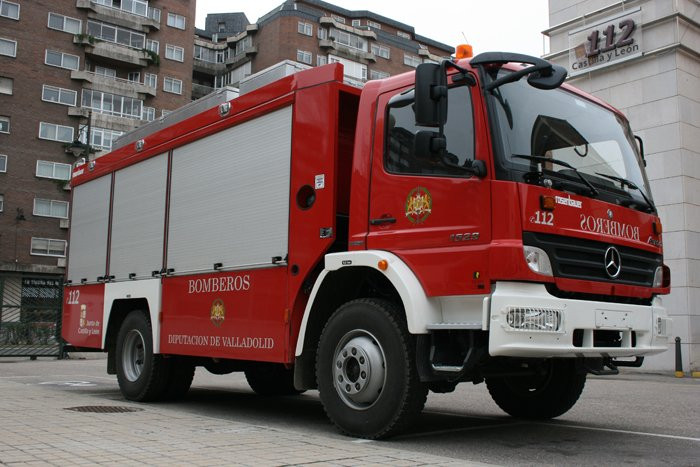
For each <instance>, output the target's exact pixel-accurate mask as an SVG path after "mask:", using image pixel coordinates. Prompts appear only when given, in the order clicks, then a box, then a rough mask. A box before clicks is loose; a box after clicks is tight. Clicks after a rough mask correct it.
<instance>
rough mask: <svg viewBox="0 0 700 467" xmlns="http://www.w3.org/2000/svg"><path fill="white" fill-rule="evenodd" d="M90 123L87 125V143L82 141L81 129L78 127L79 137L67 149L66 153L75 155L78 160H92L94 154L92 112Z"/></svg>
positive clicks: (89, 117) (89, 115) (90, 113)
mask: <svg viewBox="0 0 700 467" xmlns="http://www.w3.org/2000/svg"><path fill="white" fill-rule="evenodd" d="M87 120H88V123H87V135H86V141H87V142H86V143H83V142H81V141H80V127H78V137H77V138H76V139H75V140H73V142H72V143H71V144H70V146H68V147H67V148H66V152H67V153H69V154H73V155H74V156H75V157H76V158H78V157H85V159H86V160H87V159H89V158H90V154H92V146H90V128H91V123H92V110H90V111H89V112H88V119H87Z"/></svg>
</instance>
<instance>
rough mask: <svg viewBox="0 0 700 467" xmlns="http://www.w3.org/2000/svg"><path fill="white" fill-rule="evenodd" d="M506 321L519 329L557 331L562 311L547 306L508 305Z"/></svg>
mask: <svg viewBox="0 0 700 467" xmlns="http://www.w3.org/2000/svg"><path fill="white" fill-rule="evenodd" d="M506 323H508V326H510V327H511V328H512V329H516V330H519V331H544V332H559V330H560V329H561V325H562V312H561V310H552V309H548V308H519V307H510V308H509V309H508V313H507V314H506Z"/></svg>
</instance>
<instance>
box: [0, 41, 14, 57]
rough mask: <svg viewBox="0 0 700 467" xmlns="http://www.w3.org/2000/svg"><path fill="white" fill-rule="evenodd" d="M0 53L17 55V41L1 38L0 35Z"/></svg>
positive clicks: (10, 55) (11, 55)
mask: <svg viewBox="0 0 700 467" xmlns="http://www.w3.org/2000/svg"><path fill="white" fill-rule="evenodd" d="M0 55H7V56H8V57H16V56H17V41H13V40H12V39H3V38H1V37H0Z"/></svg>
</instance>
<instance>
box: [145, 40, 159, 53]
mask: <svg viewBox="0 0 700 467" xmlns="http://www.w3.org/2000/svg"><path fill="white" fill-rule="evenodd" d="M146 50H150V51H151V52H153V53H156V54H157V53H158V52H159V51H160V42H158V41H152V40H151V39H146Z"/></svg>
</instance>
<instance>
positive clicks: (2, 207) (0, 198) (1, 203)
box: [0, 195, 5, 212]
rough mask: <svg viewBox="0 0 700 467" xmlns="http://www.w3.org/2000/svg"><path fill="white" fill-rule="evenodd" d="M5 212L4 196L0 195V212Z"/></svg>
mask: <svg viewBox="0 0 700 467" xmlns="http://www.w3.org/2000/svg"><path fill="white" fill-rule="evenodd" d="M4 210H5V196H4V195H0V212H3V211H4Z"/></svg>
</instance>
